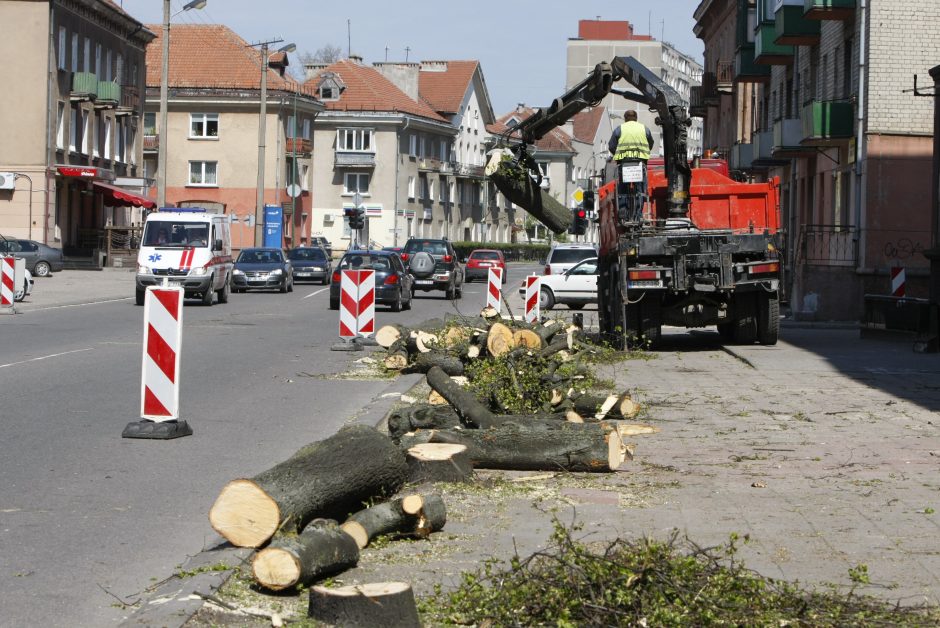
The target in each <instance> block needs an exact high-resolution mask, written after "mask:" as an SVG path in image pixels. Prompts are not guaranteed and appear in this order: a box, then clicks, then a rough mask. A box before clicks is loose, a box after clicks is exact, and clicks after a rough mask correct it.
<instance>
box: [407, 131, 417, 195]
mask: <svg viewBox="0 0 940 628" xmlns="http://www.w3.org/2000/svg"><path fill="white" fill-rule="evenodd" d="M412 137H414V136H413V135H412ZM414 197H415V178H414V176H409V177H408V198H409V199H412V200H413V199H414Z"/></svg>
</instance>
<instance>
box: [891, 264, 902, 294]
mask: <svg viewBox="0 0 940 628" xmlns="http://www.w3.org/2000/svg"><path fill="white" fill-rule="evenodd" d="M904 283H905V277H904V268H903V267H902V266H895V267H893V268H892V269H891V296H893V297H903V296H904Z"/></svg>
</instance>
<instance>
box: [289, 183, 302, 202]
mask: <svg viewBox="0 0 940 628" xmlns="http://www.w3.org/2000/svg"><path fill="white" fill-rule="evenodd" d="M302 192H303V190H302V189H301V188H300V186H299V185H297V184H296V183H294V184H292V185H288V186H287V195H288V196H289V197H291V198H297V197H298V196H300V195H301V193H302Z"/></svg>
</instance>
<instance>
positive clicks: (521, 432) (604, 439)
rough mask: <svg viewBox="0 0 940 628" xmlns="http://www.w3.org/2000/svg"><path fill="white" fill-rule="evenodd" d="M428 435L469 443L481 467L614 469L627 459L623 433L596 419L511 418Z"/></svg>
mask: <svg viewBox="0 0 940 628" xmlns="http://www.w3.org/2000/svg"><path fill="white" fill-rule="evenodd" d="M419 434H420V433H419ZM428 440H429V441H430V442H432V443H453V444H455V445H466V446H467V452H468V454H469V455H470V460H471V461H472V462H473V466H474V467H475V468H479V469H503V470H516V471H556V470H565V471H614V470H616V469H617V468H618V467H619V466H620V465H621V464H622V463H623V461H624V460H626V459H627V451H626V449H625V448H624V446H623V441H622V439H621V438H620V434H619V433H618V432H617V431H616V430H611V429H607V428H605V427H604V426H602V425H600V424H597V423H584V424H579V423H569V422H565V421H528V422H522V421H510V422H506V423H503V424H501V425H497V426H496V427H492V428H489V429H485V430H459V431H456V430H432V431H431V434H430V435H429V436H428Z"/></svg>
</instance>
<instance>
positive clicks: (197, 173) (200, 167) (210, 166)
mask: <svg viewBox="0 0 940 628" xmlns="http://www.w3.org/2000/svg"><path fill="white" fill-rule="evenodd" d="M218 163H219V162H217V161H191V162H189V185H200V186H207V187H216V186H218V185H219V178H218V172H217V168H218Z"/></svg>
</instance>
